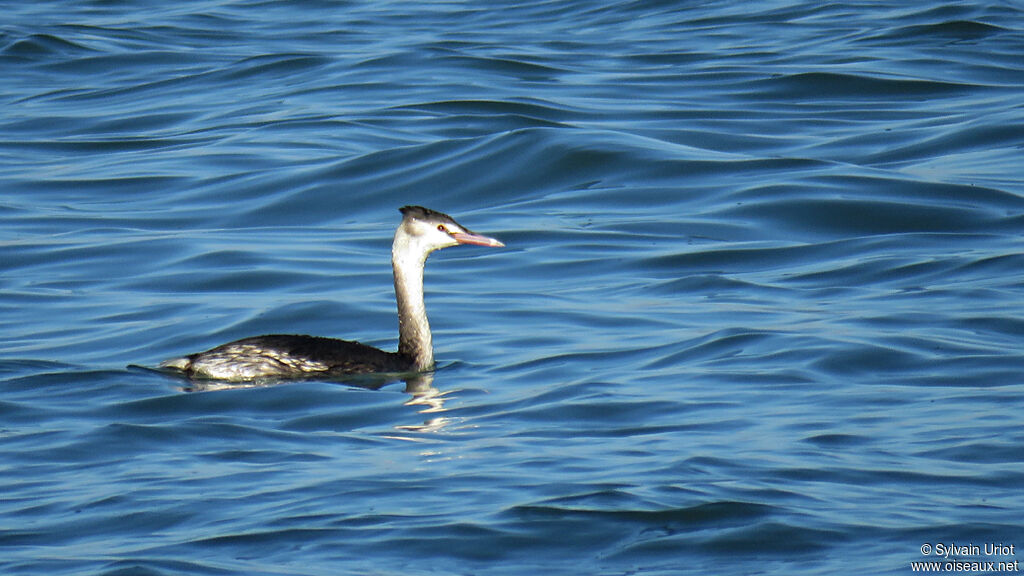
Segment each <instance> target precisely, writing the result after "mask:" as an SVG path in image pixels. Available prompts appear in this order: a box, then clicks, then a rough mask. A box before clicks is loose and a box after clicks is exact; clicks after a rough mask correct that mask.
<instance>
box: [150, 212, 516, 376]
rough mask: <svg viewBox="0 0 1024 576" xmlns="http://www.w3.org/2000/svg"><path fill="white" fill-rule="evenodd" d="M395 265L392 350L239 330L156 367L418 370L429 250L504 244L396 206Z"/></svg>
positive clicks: (429, 358)
mask: <svg viewBox="0 0 1024 576" xmlns="http://www.w3.org/2000/svg"><path fill="white" fill-rule="evenodd" d="M401 211H402V214H403V216H404V217H403V219H402V223H401V224H400V225H399V226H398V230H396V231H395V240H394V243H393V245H392V251H391V252H392V256H391V261H392V267H393V269H394V276H395V298H396V301H397V304H398V332H399V343H398V351H397V352H386V351H384V350H378V349H377V348H374V347H372V346H367V345H366V344H360V343H359V342H353V341H349V340H338V339H335V338H324V337H320V336H305V335H297V334H271V335H265V336H253V337H250V338H243V339H241V340H236V341H234V342H229V343H227V344H222V345H220V346H217V347H216V348H211V349H210V350H207V351H205V352H200V353H197V354H190V355H188V356H184V357H181V358H173V359H171V360H167V361H166V362H163V363H162V364H161V365H160V366H161V368H164V369H167V370H172V371H175V372H180V373H181V374H183V375H185V376H187V377H189V378H193V379H213V380H226V381H233V382H248V381H256V380H288V379H301V378H333V377H339V376H346V375H352V374H370V373H381V372H422V371H426V370H430V369H432V368H433V366H434V349H433V341H432V337H431V332H430V324H429V322H428V321H427V312H426V307H425V305H424V301H423V266H424V264H425V263H426V260H427V256H429V255H430V253H431V252H433V251H434V250H438V249H441V248H447V247H449V246H456V245H459V244H474V245H478V246H494V247H498V246H504V244H502V243H501V242H499V241H497V240H495V239H493V238H488V237H486V236H481V235H479V234H475V233H473V232H471V231H469V230H468V229H466V228H465V227H463V226H461V225H460V224H458V223H457V222H455V220H453V219H452V218H451V217H450V216H448V215H446V214H442V213H440V212H435V211H433V210H428V209H426V208H423V207H420V206H406V207H404V208H402V209H401Z"/></svg>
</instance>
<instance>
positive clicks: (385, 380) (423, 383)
mask: <svg viewBox="0 0 1024 576" xmlns="http://www.w3.org/2000/svg"><path fill="white" fill-rule="evenodd" d="M397 376H398V375H395V374H390V375H388V374H365V375H358V376H355V377H353V376H349V377H347V378H345V379H344V380H337V381H333V380H321V379H318V380H317V381H320V382H324V381H327V382H334V383H337V384H343V385H345V386H352V387H356V388H364V389H367V390H379V389H380V388H383V387H384V386H386V385H388V384H391V383H394V382H397V381H399V380H404V381H405V393H406V394H408V395H409V398H408V399H407V400H406V401H405V402H404V403H403V404H404V405H405V406H410V407H413V408H418V410H417V411H418V412H419V413H420V414H423V415H425V417H426V419H425V420H424V422H423V424H406V425H396V426H395V429H396V430H401V431H406V432H438V431H440V430H442V429H444V428H445V427H446V426H447V425H448V424H450V423H451V422H452V419H451V418H449V417H447V416H445V415H444V412H446V411H447V409H446V408H445V407H444V403H445V400H446V399H447V397H448V395H449V394H450V392H442V391H440V390H438V389H437V388H435V387H434V373H433V372H419V373H415V374H408V375H403V377H397ZM288 382H294V380H289V381H282V380H280V379H266V380H251V381H248V382H241V383H240V382H225V381H221V380H204V379H190V380H188V383H187V384H186V385H184V386H179V387H178V389H179V390H181V391H182V392H214V391H220V390H238V389H243V388H265V387H269V386H280V385H282V384H286V383H288ZM403 439H410V438H403Z"/></svg>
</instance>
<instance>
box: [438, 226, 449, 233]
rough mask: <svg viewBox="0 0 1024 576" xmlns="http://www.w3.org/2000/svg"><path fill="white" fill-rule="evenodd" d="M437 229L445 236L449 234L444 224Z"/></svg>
mask: <svg viewBox="0 0 1024 576" xmlns="http://www.w3.org/2000/svg"><path fill="white" fill-rule="evenodd" d="M437 229H438V230H440V231H441V232H444V233H445V234H447V233H448V229H447V228H445V227H444V224H438V225H437Z"/></svg>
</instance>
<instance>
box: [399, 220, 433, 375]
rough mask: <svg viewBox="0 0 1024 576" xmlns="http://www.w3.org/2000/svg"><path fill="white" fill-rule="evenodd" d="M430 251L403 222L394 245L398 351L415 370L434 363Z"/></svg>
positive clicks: (429, 366)
mask: <svg viewBox="0 0 1024 576" xmlns="http://www.w3.org/2000/svg"><path fill="white" fill-rule="evenodd" d="M426 261H427V252H426V251H424V250H422V249H421V247H419V246H417V245H415V242H414V241H413V240H412V239H411V237H410V235H409V234H408V233H406V232H405V231H404V230H403V229H402V227H401V226H399V228H398V231H397V232H396V233H395V241H394V243H393V244H392V246H391V266H392V268H393V269H394V274H395V300H396V301H397V303H398V353H399V354H405V355H406V356H409V357H410V358H412V360H413V370H416V371H423V370H430V369H431V368H433V367H434V343H433V338H432V337H431V334H430V323H429V322H428V321H427V307H426V304H425V303H424V301H423V266H424V264H426Z"/></svg>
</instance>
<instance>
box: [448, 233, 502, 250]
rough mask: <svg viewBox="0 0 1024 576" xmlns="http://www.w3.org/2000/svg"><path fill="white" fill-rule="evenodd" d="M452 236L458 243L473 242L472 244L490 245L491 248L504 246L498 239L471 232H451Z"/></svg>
mask: <svg viewBox="0 0 1024 576" xmlns="http://www.w3.org/2000/svg"><path fill="white" fill-rule="evenodd" d="M452 238H455V241H456V242H458V243H459V244H473V245H474V246H491V247H493V248H501V247H502V246H504V244H502V243H501V242H500V241H498V240H495V239H494V238H488V237H487V236H481V235H480V234H475V233H473V232H452Z"/></svg>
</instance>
